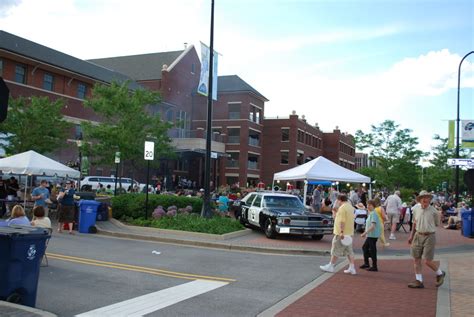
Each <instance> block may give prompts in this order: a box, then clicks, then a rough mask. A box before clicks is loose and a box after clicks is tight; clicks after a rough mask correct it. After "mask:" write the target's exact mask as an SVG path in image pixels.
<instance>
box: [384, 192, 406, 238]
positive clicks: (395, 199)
mask: <svg viewBox="0 0 474 317" xmlns="http://www.w3.org/2000/svg"><path fill="white" fill-rule="evenodd" d="M401 208H402V200H401V199H400V191H398V190H397V191H395V193H393V194H392V195H390V196H388V197H387V200H386V201H385V211H386V212H387V218H388V220H390V223H391V224H392V227H391V231H390V237H389V239H390V240H396V238H395V230H397V224H398V222H399V221H400V210H401Z"/></svg>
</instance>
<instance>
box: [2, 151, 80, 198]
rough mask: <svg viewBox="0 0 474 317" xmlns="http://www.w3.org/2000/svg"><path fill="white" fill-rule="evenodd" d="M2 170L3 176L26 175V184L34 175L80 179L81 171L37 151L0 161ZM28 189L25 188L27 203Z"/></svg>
mask: <svg viewBox="0 0 474 317" xmlns="http://www.w3.org/2000/svg"><path fill="white" fill-rule="evenodd" d="M0 170H1V171H2V173H3V174H21V175H26V179H27V181H26V184H28V176H32V175H44V176H57V177H68V178H79V177H80V173H79V171H77V170H75V169H72V168H70V167H68V166H66V165H63V164H61V163H59V162H56V161H55V160H52V159H50V158H49V157H46V156H44V155H41V154H39V153H36V152H35V151H27V152H23V153H20V154H16V155H12V156H9V157H6V158H3V159H0ZM26 189H27V188H26V186H25V201H26Z"/></svg>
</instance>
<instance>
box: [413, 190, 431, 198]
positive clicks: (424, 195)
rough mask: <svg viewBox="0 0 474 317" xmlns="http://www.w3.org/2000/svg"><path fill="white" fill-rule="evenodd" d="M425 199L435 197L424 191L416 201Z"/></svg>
mask: <svg viewBox="0 0 474 317" xmlns="http://www.w3.org/2000/svg"><path fill="white" fill-rule="evenodd" d="M424 197H429V198H433V195H432V194H431V193H430V192H428V191H426V190H422V191H421V192H420V193H419V194H418V196H416V200H420V199H421V198H424Z"/></svg>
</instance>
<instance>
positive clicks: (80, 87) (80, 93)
mask: <svg viewBox="0 0 474 317" xmlns="http://www.w3.org/2000/svg"><path fill="white" fill-rule="evenodd" d="M86 93H87V86H86V84H83V83H79V84H77V98H81V99H85V98H86Z"/></svg>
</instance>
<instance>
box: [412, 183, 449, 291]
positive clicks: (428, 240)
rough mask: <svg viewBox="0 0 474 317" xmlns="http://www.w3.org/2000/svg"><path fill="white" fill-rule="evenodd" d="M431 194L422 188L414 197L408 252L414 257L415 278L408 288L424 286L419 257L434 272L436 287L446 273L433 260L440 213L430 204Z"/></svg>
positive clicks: (442, 280)
mask: <svg viewBox="0 0 474 317" xmlns="http://www.w3.org/2000/svg"><path fill="white" fill-rule="evenodd" d="M431 198H432V195H431V194H430V193H429V192H427V191H426V190H422V191H421V192H420V194H419V195H418V196H417V197H416V200H417V201H418V204H417V205H416V206H415V207H413V211H412V212H413V227H412V231H411V232H410V237H409V238H408V243H409V244H411V248H410V253H411V256H412V257H413V259H414V267H415V277H416V280H415V281H414V282H412V283H410V284H408V287H410V288H424V287H425V286H424V285H423V276H422V274H421V259H422V258H423V259H425V264H426V265H427V266H428V267H429V268H430V269H432V270H433V271H435V272H436V287H439V286H441V285H442V284H443V282H444V277H445V276H446V273H445V272H444V271H441V270H440V269H439V265H437V264H436V263H435V262H434V261H433V258H434V250H435V244H436V236H435V233H436V227H438V226H439V224H440V213H439V212H438V210H436V208H434V207H433V206H431V205H430V202H431Z"/></svg>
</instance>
